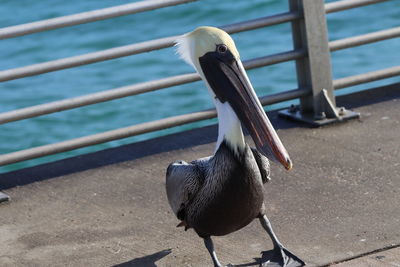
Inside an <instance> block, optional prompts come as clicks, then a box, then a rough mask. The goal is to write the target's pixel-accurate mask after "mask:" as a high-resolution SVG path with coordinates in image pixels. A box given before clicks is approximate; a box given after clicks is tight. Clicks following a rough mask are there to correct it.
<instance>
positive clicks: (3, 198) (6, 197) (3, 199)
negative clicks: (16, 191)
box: [0, 192, 10, 203]
mask: <svg viewBox="0 0 400 267" xmlns="http://www.w3.org/2000/svg"><path fill="white" fill-rule="evenodd" d="M6 201H10V196H9V195H7V194H4V193H3V192H0V203H2V202H6Z"/></svg>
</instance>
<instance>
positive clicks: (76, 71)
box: [0, 0, 400, 173]
mask: <svg viewBox="0 0 400 267" xmlns="http://www.w3.org/2000/svg"><path fill="white" fill-rule="evenodd" d="M128 2H133V1H126V0H102V1H78V0H70V1H63V0H41V1H33V0H18V1H15V0H2V1H1V4H0V27H7V26H12V25H17V24H21V23H27V22H32V21H36V20H42V19H48V18H53V17H57V16H63V15H68V14H73V13H77V12H83V11H89V10H94V9H99V8H104V7H109V6H114V5H120V4H125V3H128ZM327 2H332V1H327ZM287 10H288V4H287V1H286V0H284V1H281V0H251V1H235V2H232V1H229V0H221V1H212V0H203V1H198V2H194V3H189V4H184V5H180V6H175V7H168V8H163V9H159V10H155V11H148V12H144V13H141V14H134V15H128V16H123V17H119V18H113V19H108V20H104V21H99V22H93V23H88V24H83V25H78V26H72V27H67V28H63V29H57V30H52V31H47V32H42V33H36V34H31V35H26V36H22V37H17V38H12V39H6V40H0V50H1V55H0V58H1V60H0V70H6V69H9V68H16V67H22V66H25V65H30V64H35V63H40V62H44V61H48V60H54V59H59V58H63V57H69V56H74V55H80V54H85V53H90V52H95V51H99V50H102V49H108V48H113V47H117V46H122V45H128V44H132V43H135V42H141V41H145V40H150V39H155V38H161V37H166V36H170V35H177V34H182V33H185V32H188V31H191V30H193V29H194V28H196V27H197V26H201V25H210V26H221V25H225V24H230V23H235V22H239V21H243V20H249V19H254V18H258V17H260V16H268V15H273V14H276V13H282V12H286V11H287ZM327 18H328V27H329V37H330V39H331V40H336V39H341V38H346V37H350V36H354V35H359V34H364V33H368V32H373V31H378V30H382V29H387V28H392V27H397V26H399V25H400V3H399V1H398V0H392V1H388V2H384V3H380V4H376V5H372V6H366V7H362V8H357V9H352V10H348V11H343V12H338V13H333V14H329V15H328V16H327ZM233 38H234V40H235V42H236V45H237V47H238V49H239V51H240V53H241V58H242V59H244V60H246V59H251V58H254V57H259V56H264V55H270V54H274V53H279V52H284V51H288V50H292V40H291V29H290V24H288V23H286V24H281V25H276V26H272V27H267V28H263V29H257V30H252V31H249V32H244V33H238V34H234V35H233ZM399 46H400V40H399V38H396V39H391V40H386V41H382V42H378V43H375V44H369V45H364V46H360V47H357V48H352V49H345V50H342V51H338V52H334V53H332V64H333V76H334V78H335V79H337V78H342V77H346V76H351V75H356V74H360V73H364V72H368V71H373V70H378V69H382V68H387V67H391V66H396V65H399V62H400V53H399ZM192 71H193V70H192V69H191V67H190V66H188V65H186V64H185V63H184V62H182V61H181V60H180V59H179V58H178V57H177V55H176V54H175V51H174V49H173V48H168V49H163V50H159V51H154V52H150V53H144V54H140V55H133V56H129V57H125V58H120V59H114V60H109V61H104V62H100V63H95V64H90V65H86V66H82V67H77V68H72V69H66V70H61V71H56V72H51V73H47V74H42V75H38V76H34V77H27V78H22V79H18V80H13V81H8V82H3V83H0V112H6V111H10V110H14V109H18V108H23V107H28V106H32V105H37V104H41V103H46V102H50V101H56V100H61V99H65V98H71V97H76V96H80V95H85V94H89V93H94V92H99V91H103V90H107V89H113V88H116V87H120V86H125V85H130V84H135V83H138V82H145V81H149V80H152V79H160V78H164V77H168V76H171V75H178V74H182V73H188V72H192ZM248 74H249V77H250V80H251V81H252V83H253V86H254V88H255V89H256V91H257V93H258V95H266V94H272V93H276V92H280V91H285V90H290V89H295V88H296V87H297V85H296V74H295V65H294V62H287V63H281V64H277V65H273V66H268V67H263V68H260V69H256V70H251V71H249V72H248ZM399 81H400V78H399V77H396V78H391V79H386V80H383V81H379V82H374V83H370V84H367V85H362V86H356V87H352V88H349V89H345V90H341V91H338V92H337V94H343V93H349V92H352V91H356V90H360V89H365V88H370V87H374V86H377V85H383V84H390V83H393V82H399ZM290 103H296V101H292V102H290ZM288 104H289V103H288V102H286V103H281V104H277V105H273V106H271V107H267V109H274V108H278V107H282V106H286V105H288ZM210 107H212V102H211V101H210V99H209V96H208V94H207V92H206V90H204V86H203V84H202V82H195V83H191V84H188V85H183V86H176V87H172V88H167V89H162V90H159V91H156V92H152V93H146V94H142V95H137V96H132V97H127V98H124V99H119V100H114V101H109V102H105V103H101V104H95V105H90V106H87V107H84V108H79V109H73V110H69V111H64V112H59V113H54V114H50V115H45V116H40V117H37V118H33V119H27V120H22V121H18V122H12V123H7V124H3V125H0V154H5V153H10V152H13V151H17V150H22V149H27V148H31V147H36V146H40V145H45V144H49V143H55V142H60V141H64V140H68V139H72V138H77V137H81V136H86V135H91V134H95V133H100V132H103V131H108V130H113V129H117V128H120V127H126V126H130V125H133V124H137V123H143V122H147V121H152V120H156V119H161V118H165V117H169V116H174V115H180V114H185V113H189V112H193V111H198V110H202V109H206V108H210ZM215 122H216V120H215V119H214V120H207V121H203V122H198V123H192V124H189V125H185V126H181V127H176V128H173V129H168V130H163V131H158V132H155V133H150V134H144V135H141V136H137V137H131V138H126V139H123V140H118V141H113V142H109V143H106V144H101V145H97V146H92V147H88V148H83V149H78V150H75V151H71V152H67V153H63V154H59V155H54V156H48V157H45V158H42V159H36V160H30V161H26V162H21V163H17V164H12V165H8V166H3V167H0V173H1V172H7V171H10V170H15V169H18V168H23V167H28V166H33V165H37V164H40V163H43V162H49V161H54V160H57V159H61V158H65V157H70V156H73V155H78V154H82V153H88V152H91V151H96V150H101V149H104V148H108V147H115V146H118V145H121V144H126V143H132V142H136V141H139V140H144V139H149V138H153V137H156V136H160V135H165V134H169V133H172V132H177V131H182V130H186V129H190V128H193V127H199V126H204V125H209V124H213V123H215Z"/></svg>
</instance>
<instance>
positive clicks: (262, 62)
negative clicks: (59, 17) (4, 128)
mask: <svg viewBox="0 0 400 267" xmlns="http://www.w3.org/2000/svg"><path fill="white" fill-rule="evenodd" d="M304 55H305V52H304V51H302V50H294V51H288V52H283V53H279V54H274V55H271V56H265V57H259V58H255V59H251V60H246V61H244V62H243V65H244V67H245V68H246V69H253V68H259V67H262V66H267V65H272V64H277V63H281V62H285V61H289V60H294V59H298V58H301V57H303V56H304ZM198 80H200V76H199V75H198V74H197V73H189V74H182V75H176V76H172V77H168V78H164V79H159V80H154V81H149V82H144V83H139V84H134V85H128V86H124V87H119V88H115V89H111V90H107V91H102V92H98V93H93V94H88V95H84V96H79V97H74V98H70V99H64V100H60V101H54V102H50V103H45V104H41V105H36V106H32V107H27V108H22V109H17V110H13V111H9V112H4V113H0V124H4V123H7V122H11V121H17V120H22V119H27V118H32V117H37V116H41V115H45V114H50V113H54V112H59V111H63V110H68V109H73V108H77V107H82V106H87V105H91V104H96V103H100V102H105V101H110V100H114V99H118V98H122V97H127V96H133V95H137V94H141V93H146V92H151V91H155V90H159V89H162V88H167V87H172V86H176V85H180V84H185V83H189V82H194V81H198Z"/></svg>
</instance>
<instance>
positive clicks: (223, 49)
mask: <svg viewBox="0 0 400 267" xmlns="http://www.w3.org/2000/svg"><path fill="white" fill-rule="evenodd" d="M217 51H218V53H221V54H223V53H225V52H226V51H228V47H227V46H226V45H224V44H220V45H217Z"/></svg>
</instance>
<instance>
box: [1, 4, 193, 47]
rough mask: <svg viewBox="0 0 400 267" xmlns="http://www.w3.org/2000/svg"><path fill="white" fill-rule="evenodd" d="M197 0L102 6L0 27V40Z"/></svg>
mask: <svg viewBox="0 0 400 267" xmlns="http://www.w3.org/2000/svg"><path fill="white" fill-rule="evenodd" d="M193 1H197V0H146V1H141V2H136V3H130V4H125V5H119V6H113V7H108V8H102V9H97V10H92V11H87V12H82V13H77V14H72V15H67V16H62V17H57V18H52V19H46V20H40V21H35V22H31V23H25V24H20V25H15V26H10V27H5V28H2V29H0V40H1V39H7V38H12V37H17V36H22V35H26V34H31V33H36V32H42V31H48V30H53V29H58V28H63V27H67V26H73V25H78V24H84V23H88V22H93V21H98V20H104V19H109V18H114V17H119V16H125V15H129V14H135V13H140V12H145V11H149V10H154V9H158V8H163V7H168V6H174V5H179V4H183V3H188V2H193Z"/></svg>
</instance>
